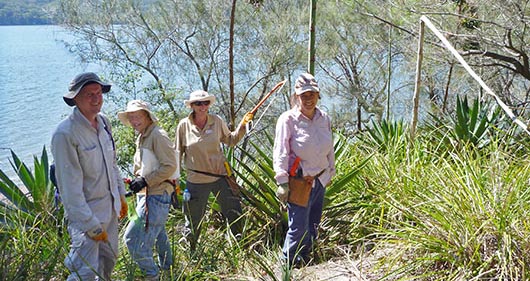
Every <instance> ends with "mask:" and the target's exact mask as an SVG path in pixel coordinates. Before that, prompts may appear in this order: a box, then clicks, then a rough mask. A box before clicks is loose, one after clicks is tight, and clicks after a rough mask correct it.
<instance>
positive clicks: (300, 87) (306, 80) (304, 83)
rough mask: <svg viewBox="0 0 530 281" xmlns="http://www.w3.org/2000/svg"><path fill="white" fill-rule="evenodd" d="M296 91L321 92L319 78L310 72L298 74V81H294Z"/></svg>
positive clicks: (301, 92) (299, 93)
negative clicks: (316, 78)
mask: <svg viewBox="0 0 530 281" xmlns="http://www.w3.org/2000/svg"><path fill="white" fill-rule="evenodd" d="M294 92H295V93H296V94H297V95H301V94H303V93H305V92H317V93H320V89H319V88H318V83H317V80H315V77H313V75H311V74H309V73H302V74H300V76H298V79H296V82H295V83H294Z"/></svg>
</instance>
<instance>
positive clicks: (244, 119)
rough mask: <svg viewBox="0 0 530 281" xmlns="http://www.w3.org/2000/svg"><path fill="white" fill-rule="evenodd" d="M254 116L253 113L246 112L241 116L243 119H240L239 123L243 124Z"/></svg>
mask: <svg viewBox="0 0 530 281" xmlns="http://www.w3.org/2000/svg"><path fill="white" fill-rule="evenodd" d="M253 118H254V114H252V113H250V112H247V113H246V114H245V116H243V120H241V125H243V126H245V125H247V124H248V123H249V122H250V121H252V119H253Z"/></svg>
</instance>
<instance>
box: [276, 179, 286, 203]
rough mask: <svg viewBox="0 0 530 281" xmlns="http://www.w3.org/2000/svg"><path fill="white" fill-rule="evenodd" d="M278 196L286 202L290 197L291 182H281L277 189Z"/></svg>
mask: <svg viewBox="0 0 530 281" xmlns="http://www.w3.org/2000/svg"><path fill="white" fill-rule="evenodd" d="M276 196H278V199H280V201H281V202H282V203H286V202H287V198H289V184H287V183H282V184H280V185H279V186H278V189H277V190H276Z"/></svg>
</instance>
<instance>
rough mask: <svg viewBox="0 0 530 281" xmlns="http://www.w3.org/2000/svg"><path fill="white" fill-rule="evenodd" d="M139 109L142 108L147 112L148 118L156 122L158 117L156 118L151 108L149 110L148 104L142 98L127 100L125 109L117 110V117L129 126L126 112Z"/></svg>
mask: <svg viewBox="0 0 530 281" xmlns="http://www.w3.org/2000/svg"><path fill="white" fill-rule="evenodd" d="M139 110H144V111H145V112H147V113H148V114H149V118H151V121H153V123H157V122H158V119H157V118H156V116H155V115H154V114H153V113H152V112H151V110H149V104H148V103H147V102H145V101H142V100H132V101H130V102H128V103H127V109H126V110H125V111H120V112H118V119H120V121H121V122H122V123H123V124H124V125H126V126H131V123H130V122H129V118H127V113H129V112H136V111H139Z"/></svg>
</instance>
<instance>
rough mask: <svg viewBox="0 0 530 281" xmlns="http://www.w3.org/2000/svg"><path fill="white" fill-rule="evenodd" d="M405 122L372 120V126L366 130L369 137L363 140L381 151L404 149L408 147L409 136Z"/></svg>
mask: <svg viewBox="0 0 530 281" xmlns="http://www.w3.org/2000/svg"><path fill="white" fill-rule="evenodd" d="M406 131H407V127H406V125H404V122H403V120H400V121H388V120H386V119H383V120H381V121H380V122H376V121H374V120H372V126H371V127H370V128H368V129H367V130H366V132H367V136H366V137H364V138H361V140H363V141H364V142H366V144H367V145H373V146H375V147H378V148H379V150H380V151H388V150H389V149H396V150H399V149H403V148H404V147H405V145H406V143H407V142H406V141H407V138H408V134H406Z"/></svg>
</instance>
